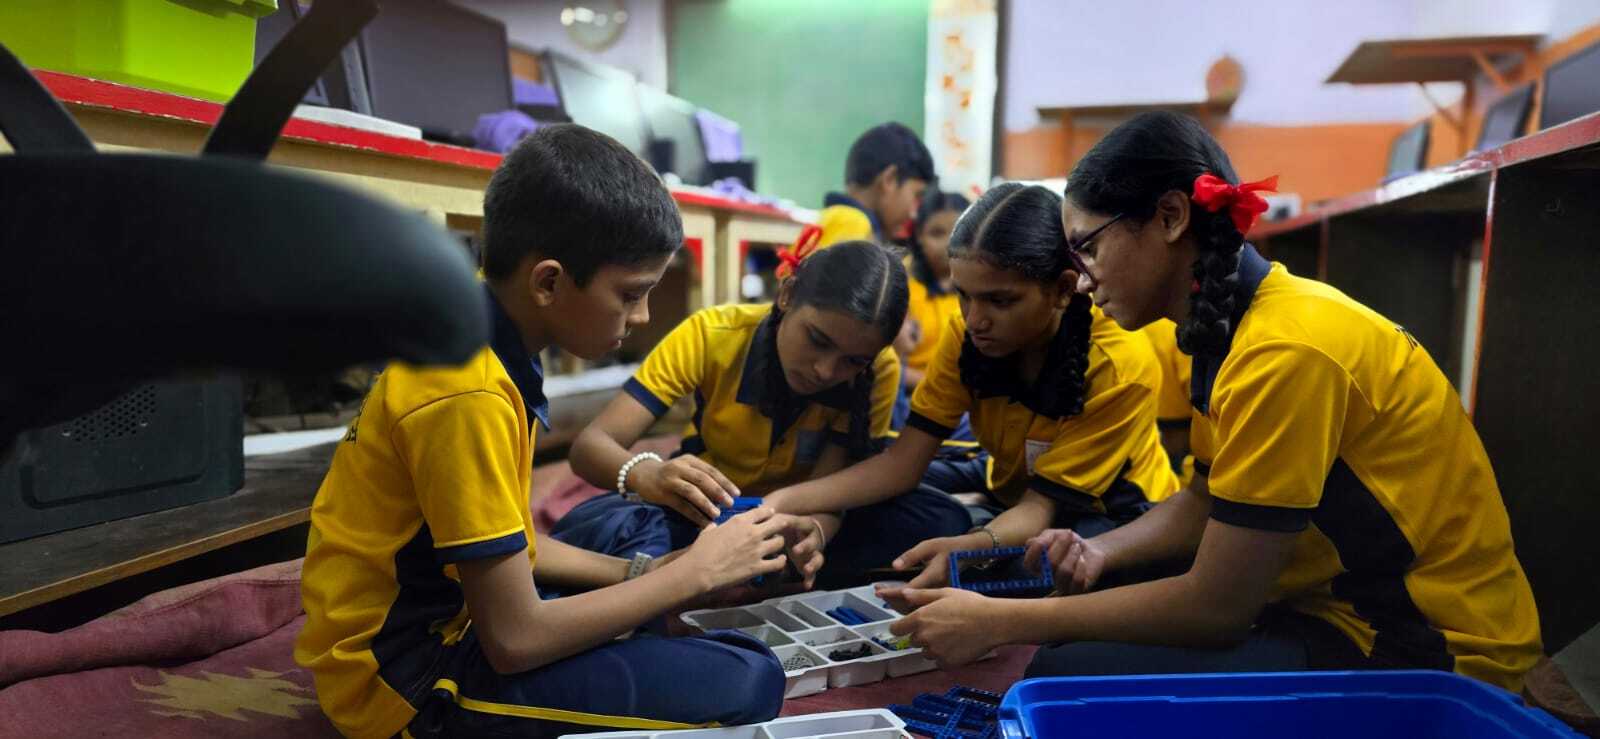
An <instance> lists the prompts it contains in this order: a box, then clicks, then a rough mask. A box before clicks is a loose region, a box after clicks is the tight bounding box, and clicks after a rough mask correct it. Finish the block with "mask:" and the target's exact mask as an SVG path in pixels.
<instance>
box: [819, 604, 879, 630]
mask: <svg viewBox="0 0 1600 739" xmlns="http://www.w3.org/2000/svg"><path fill="white" fill-rule="evenodd" d="M827 613H828V617H829V618H832V619H833V620H835V621H838V622H839V623H842V624H844V625H846V626H860V625H862V624H866V623H872V621H871V619H868V618H867V617H866V616H863V615H861V612H860V611H857V610H856V609H854V608H851V607H849V606H839V607H838V608H835V609H833V610H831V611H828V612H827Z"/></svg>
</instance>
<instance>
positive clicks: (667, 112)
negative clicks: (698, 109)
mask: <svg viewBox="0 0 1600 739" xmlns="http://www.w3.org/2000/svg"><path fill="white" fill-rule="evenodd" d="M639 104H640V106H641V107H643V108H644V117H645V120H646V121H647V122H648V123H649V125H650V137H651V138H652V139H657V140H664V141H671V142H672V165H671V166H670V167H667V169H668V170H671V171H672V172H674V173H676V174H677V175H678V178H679V179H681V180H683V182H684V184H688V185H705V184H709V183H708V181H707V180H706V147H705V144H704V143H703V142H701V140H700V123H699V121H696V120H695V117H694V112H695V107H694V105H693V104H692V103H690V102H689V101H687V100H684V99H682V98H677V97H673V96H671V95H668V94H667V93H665V92H662V91H660V90H657V89H655V88H654V87H650V86H649V85H639Z"/></svg>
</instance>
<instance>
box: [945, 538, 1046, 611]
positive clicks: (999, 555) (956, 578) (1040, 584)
mask: <svg viewBox="0 0 1600 739" xmlns="http://www.w3.org/2000/svg"><path fill="white" fill-rule="evenodd" d="M1027 551H1028V550H1027V549H1026V548H1025V547H1001V548H999V549H973V550H969V551H965V552H951V553H950V562H949V571H950V587H952V588H961V589H962V590H971V591H973V592H975V593H982V594H984V595H992V596H999V597H1013V598H1015V597H1033V596H1042V595H1047V594H1049V593H1050V591H1052V590H1054V589H1055V576H1054V575H1053V574H1052V572H1051V570H1052V569H1053V568H1052V567H1051V565H1050V557H1049V554H1048V553H1046V554H1045V555H1044V556H1042V557H1040V561H1039V574H1038V575H1034V576H1027V575H1025V576H1023V577H1006V578H1003V579H984V580H983V581H981V582H973V581H963V580H962V578H961V563H962V562H963V561H964V560H977V559H991V560H994V559H1014V560H1020V559H1021V557H1022V555H1023V554H1024V553H1026V552H1027ZM1019 569H1020V568H1019ZM968 576H969V578H970V577H971V575H970V573H969V575H968Z"/></svg>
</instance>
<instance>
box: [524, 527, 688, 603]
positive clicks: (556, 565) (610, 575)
mask: <svg viewBox="0 0 1600 739" xmlns="http://www.w3.org/2000/svg"><path fill="white" fill-rule="evenodd" d="M536 538H537V542H538V543H537V544H536V545H535V547H534V551H536V552H538V553H539V563H538V567H539V579H540V580H543V581H545V582H549V583H551V584H554V585H560V586H562V587H566V588H575V589H580V590H593V589H595V588H604V587H608V586H611V585H616V584H617V583H619V582H622V580H623V578H624V577H626V576H627V574H628V565H629V564H630V562H629V561H628V560H626V559H623V558H621V557H612V556H610V555H607V554H601V553H599V552H591V551H589V550H587V549H582V548H580V547H575V546H572V545H571V544H567V543H565V542H562V541H559V540H557V539H552V538H550V537H549V536H547V535H545V534H537V535H536ZM667 556H668V557H670V556H672V555H667ZM661 559H662V561H661V562H659V563H657V566H659V565H660V564H665V563H666V562H667V561H669V560H667V558H666V557H663V558H661Z"/></svg>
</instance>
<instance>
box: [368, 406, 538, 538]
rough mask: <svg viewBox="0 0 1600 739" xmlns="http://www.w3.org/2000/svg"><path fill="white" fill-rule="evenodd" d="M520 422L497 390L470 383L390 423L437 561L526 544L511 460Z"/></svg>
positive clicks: (523, 504) (521, 492)
mask: <svg viewBox="0 0 1600 739" xmlns="http://www.w3.org/2000/svg"><path fill="white" fill-rule="evenodd" d="M522 423H523V422H522V421H519V420H518V418H517V414H516V412H515V411H514V410H512V408H511V403H510V402H509V401H507V400H506V399H505V398H502V397H500V396H498V395H495V394H493V393H488V392H482V391H478V392H470V393H463V394H461V395H455V396H452V397H449V398H445V399H443V400H439V401H435V402H433V403H431V404H429V405H426V406H423V407H422V408H419V409H417V410H415V411H412V412H411V413H409V414H407V415H406V416H405V417H403V418H401V419H400V421H399V422H398V423H396V424H395V427H394V432H393V433H394V443H395V448H396V449H397V450H398V451H399V453H400V454H401V456H402V457H403V458H404V462H405V465H406V469H407V471H409V472H410V474H411V481H412V485H413V487H414V488H415V491H416V496H417V503H418V504H419V506H420V507H421V509H422V518H423V520H424V521H426V522H427V525H428V531H429V534H430V536H432V538H433V551H434V557H435V558H436V559H437V560H438V561H439V562H440V563H441V564H448V563H452V562H463V561H467V560H474V559H483V558H486V557H494V556H499V555H503V554H511V553H514V552H520V551H522V550H523V549H527V548H529V547H530V546H531V542H529V541H528V538H527V534H526V529H525V527H524V523H523V512H524V511H525V509H526V508H527V507H528V491H527V490H526V489H525V488H524V487H523V483H522V482H521V475H519V474H518V464H519V463H518V461H517V459H518V448H519V445H520V442H519V440H518V436H519V435H520V434H523V433H526V432H525V431H524V429H523V428H522Z"/></svg>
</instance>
